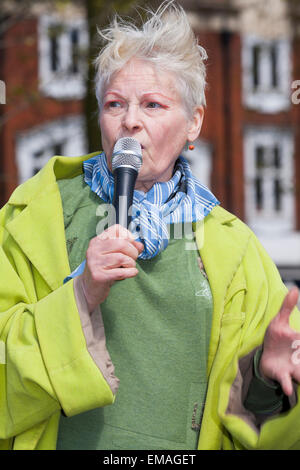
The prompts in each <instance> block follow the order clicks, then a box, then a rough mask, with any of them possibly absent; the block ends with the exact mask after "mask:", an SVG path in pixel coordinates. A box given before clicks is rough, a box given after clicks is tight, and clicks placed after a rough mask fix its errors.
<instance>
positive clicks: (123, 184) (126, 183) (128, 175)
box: [113, 166, 138, 228]
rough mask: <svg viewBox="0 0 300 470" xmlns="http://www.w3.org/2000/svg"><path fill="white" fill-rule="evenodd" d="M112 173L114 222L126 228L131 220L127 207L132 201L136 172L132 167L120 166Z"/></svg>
mask: <svg viewBox="0 0 300 470" xmlns="http://www.w3.org/2000/svg"><path fill="white" fill-rule="evenodd" d="M113 174H114V184H115V187H114V199H113V206H114V208H115V211H116V224H120V225H122V227H125V228H128V227H129V224H130V222H131V216H130V215H129V208H130V207H131V206H132V202H133V191H134V186H135V181H136V178H137V174H138V172H137V171H136V170H134V169H133V168H130V167H126V166H120V167H118V168H116V169H115V170H114V172H113Z"/></svg>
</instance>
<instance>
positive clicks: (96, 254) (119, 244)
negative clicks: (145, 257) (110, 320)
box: [79, 137, 144, 312]
mask: <svg viewBox="0 0 300 470" xmlns="http://www.w3.org/2000/svg"><path fill="white" fill-rule="evenodd" d="M141 166H142V151H141V146H140V144H139V142H137V141H136V140H135V139H132V138H127V137H124V138H122V139H119V140H118V141H117V143H116V144H115V147H114V151H113V155H112V170H113V175H114V180H115V187H114V200H113V205H114V207H115V210H116V225H113V226H111V227H109V228H108V229H107V230H104V232H102V233H101V234H100V235H98V236H97V237H94V238H93V239H92V240H91V241H90V243H89V246H88V249H87V252H86V266H85V270H84V272H83V274H81V275H80V276H79V278H80V282H81V287H82V290H83V292H84V295H85V298H86V301H87V304H88V309H89V311H90V312H92V311H93V310H94V309H95V308H96V307H97V306H98V305H99V304H101V302H103V301H104V300H105V299H106V297H107V296H108V294H109V291H110V288H111V286H112V285H113V284H114V282H115V281H120V280H122V279H127V278H130V277H134V276H136V275H137V274H138V270H137V269H136V259H137V257H138V255H139V254H140V253H141V252H142V251H143V249H144V245H143V244H142V243H140V242H137V241H135V240H134V238H133V235H132V234H131V233H130V231H129V230H128V226H129V224H130V220H131V217H130V216H129V213H128V212H129V208H130V207H131V205H132V200H133V191H134V186H135V181H136V178H137V175H138V172H139V170H140V167H141Z"/></svg>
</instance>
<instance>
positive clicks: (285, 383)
mask: <svg viewBox="0 0 300 470" xmlns="http://www.w3.org/2000/svg"><path fill="white" fill-rule="evenodd" d="M280 385H281V388H282V390H283V393H284V394H285V395H287V396H288V397H289V396H290V395H292V393H293V384H292V379H291V377H290V375H289V374H285V375H284V376H283V377H282V379H281V380H280Z"/></svg>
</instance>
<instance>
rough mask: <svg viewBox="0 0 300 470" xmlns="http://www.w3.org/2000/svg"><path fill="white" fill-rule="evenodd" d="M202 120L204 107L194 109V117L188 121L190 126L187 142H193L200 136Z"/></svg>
mask: <svg viewBox="0 0 300 470" xmlns="http://www.w3.org/2000/svg"><path fill="white" fill-rule="evenodd" d="M203 118H204V107H203V106H199V107H198V108H195V111H194V115H193V117H192V119H191V121H190V126H189V129H188V134H187V140H188V141H189V142H193V141H194V140H196V139H197V137H198V136H199V134H200V131H201V127H202V123H203Z"/></svg>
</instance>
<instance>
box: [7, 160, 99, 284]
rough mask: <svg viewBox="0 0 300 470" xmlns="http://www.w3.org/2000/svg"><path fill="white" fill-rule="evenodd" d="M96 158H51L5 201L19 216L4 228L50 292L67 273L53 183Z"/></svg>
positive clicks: (56, 190)
mask: <svg viewBox="0 0 300 470" xmlns="http://www.w3.org/2000/svg"><path fill="white" fill-rule="evenodd" d="M96 154H97V152H96V153H93V154H89V155H86V156H84V157H78V158H70V157H53V158H51V159H50V160H49V162H48V163H47V165H45V167H44V168H43V169H42V170H41V171H40V172H39V173H37V174H36V175H35V176H34V177H33V178H31V179H29V180H28V181H26V182H25V183H24V184H22V185H20V186H19V187H18V188H17V189H16V190H15V192H14V193H13V195H12V196H11V198H10V200H9V201H8V205H10V206H15V208H17V211H20V212H19V214H18V215H16V216H15V217H14V218H13V219H12V220H11V221H10V222H8V223H7V225H6V228H7V230H8V232H9V233H10V235H11V236H12V237H13V238H14V239H15V241H16V242H17V243H18V245H19V246H20V248H21V249H22V250H23V252H24V253H25V254H26V256H27V257H28V259H29V260H30V261H31V263H32V264H33V265H34V267H35V268H36V269H37V270H38V272H39V273H40V275H41V276H42V278H43V279H44V280H45V281H46V283H47V284H48V286H49V287H50V288H51V289H52V290H55V289H57V288H58V287H59V286H61V285H62V282H63V279H64V278H65V277H66V276H67V275H68V274H69V273H70V266H69V260H68V254H67V249H66V239H65V230H64V220H63V210H62V202H61V197H60V192H59V188H58V185H57V183H56V180H57V179H62V178H71V177H73V176H76V175H78V174H80V173H82V162H83V161H84V160H86V159H88V158H91V156H93V155H96ZM45 207H47V210H46V211H45ZM45 247H46V248H45Z"/></svg>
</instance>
